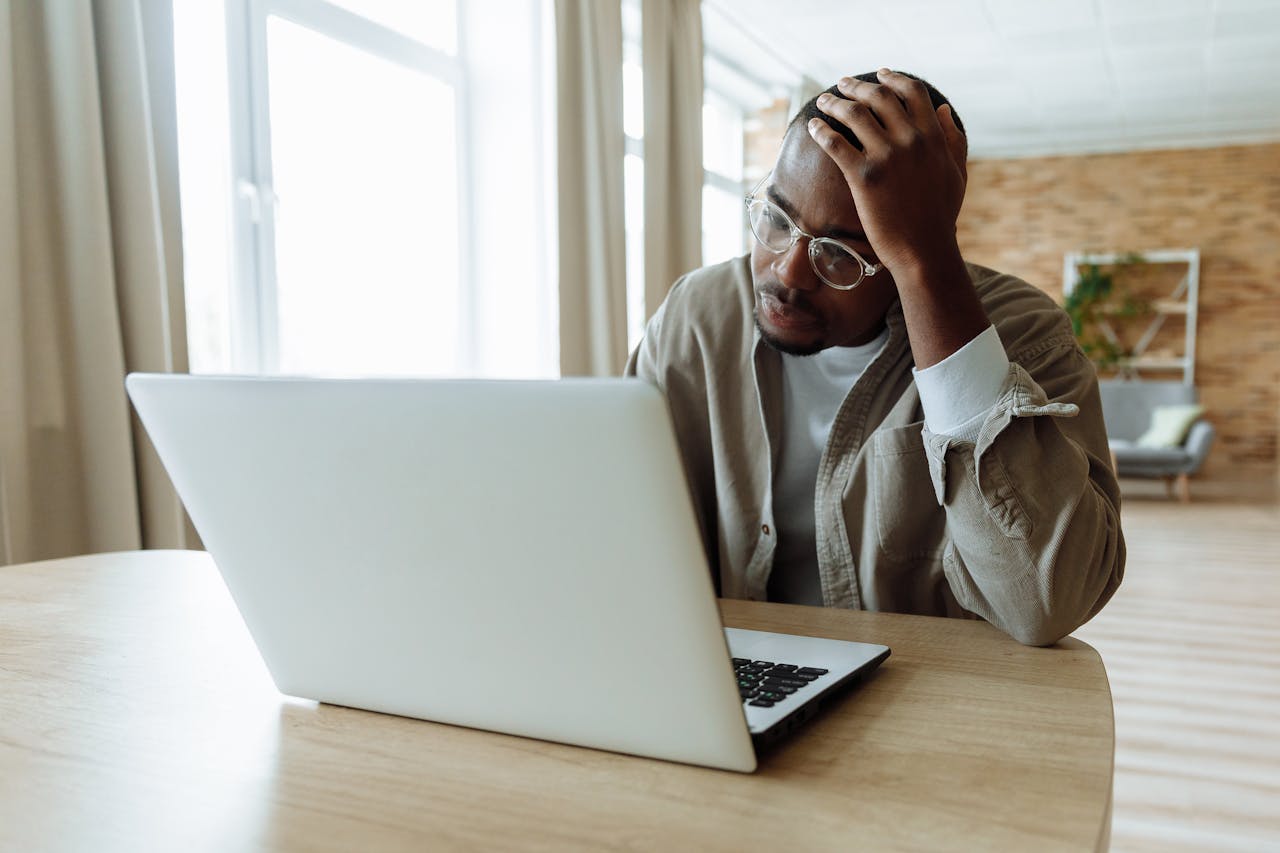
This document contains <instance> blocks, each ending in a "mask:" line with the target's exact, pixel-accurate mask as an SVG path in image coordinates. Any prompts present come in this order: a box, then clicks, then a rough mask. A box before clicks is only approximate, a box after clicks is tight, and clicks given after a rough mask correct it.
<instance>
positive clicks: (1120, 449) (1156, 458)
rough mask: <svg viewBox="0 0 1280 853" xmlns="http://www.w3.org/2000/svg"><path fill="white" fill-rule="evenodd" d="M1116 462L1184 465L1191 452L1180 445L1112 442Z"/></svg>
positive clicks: (1144, 464) (1189, 459)
mask: <svg viewBox="0 0 1280 853" xmlns="http://www.w3.org/2000/svg"><path fill="white" fill-rule="evenodd" d="M1111 451H1112V452H1113V453H1115V455H1116V463H1117V464H1120V465H1137V466H1167V465H1183V464H1186V463H1187V462H1190V461H1191V454H1189V453H1187V452H1186V451H1185V450H1183V449H1181V448H1178V447H1139V446H1138V445H1136V444H1131V443H1129V442H1114V441H1113V442H1111Z"/></svg>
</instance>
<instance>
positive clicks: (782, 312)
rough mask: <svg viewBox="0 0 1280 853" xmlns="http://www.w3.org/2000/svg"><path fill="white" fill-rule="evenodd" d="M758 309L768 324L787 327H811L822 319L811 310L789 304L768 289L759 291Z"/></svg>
mask: <svg viewBox="0 0 1280 853" xmlns="http://www.w3.org/2000/svg"><path fill="white" fill-rule="evenodd" d="M760 310H761V312H762V313H763V314H764V315H765V318H766V319H768V321H769V324H770V325H772V326H779V327H782V328H787V329H808V328H812V327H814V326H817V325H818V324H819V323H820V322H821V319H822V318H821V317H819V316H818V315H817V314H816V313H814V312H813V311H810V310H808V309H807V308H801V307H800V306H798V305H792V304H789V303H787V302H785V301H783V300H782V299H781V298H779V297H778V296H775V295H774V294H772V293H770V292H768V291H761V292H760Z"/></svg>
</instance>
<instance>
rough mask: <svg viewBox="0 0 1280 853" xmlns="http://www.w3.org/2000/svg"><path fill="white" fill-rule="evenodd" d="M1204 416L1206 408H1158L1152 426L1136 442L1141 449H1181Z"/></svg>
mask: <svg viewBox="0 0 1280 853" xmlns="http://www.w3.org/2000/svg"><path fill="white" fill-rule="evenodd" d="M1203 414H1204V406H1197V405H1181V406H1156V407H1155V408H1154V409H1152V410H1151V426H1150V427H1148V428H1147V431H1146V432H1144V433H1143V434H1142V435H1141V436H1139V438H1138V440H1137V441H1136V442H1134V443H1135V444H1137V445H1138V446H1139V447H1181V446H1182V442H1183V440H1184V439H1186V437H1187V432H1188V431H1190V429H1191V425H1192V424H1194V423H1195V422H1196V421H1197V420H1199V419H1200V416H1201V415H1203Z"/></svg>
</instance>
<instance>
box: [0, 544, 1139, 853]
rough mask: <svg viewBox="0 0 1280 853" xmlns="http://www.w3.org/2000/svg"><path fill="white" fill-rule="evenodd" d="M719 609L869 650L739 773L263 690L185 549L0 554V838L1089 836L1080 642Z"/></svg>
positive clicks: (210, 570) (213, 591) (348, 843)
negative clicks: (37, 559)
mask: <svg viewBox="0 0 1280 853" xmlns="http://www.w3.org/2000/svg"><path fill="white" fill-rule="evenodd" d="M722 611H723V614H724V619H725V622H726V624H728V625H735V626H741V627H750V628H763V629H768V630H772V631H784V632H786V631H789V632H809V633H813V634H819V635H823V636H829V637H837V638H841V639H849V640H862V641H867V642H877V643H886V644H888V645H889V646H891V647H892V648H893V656H892V657H891V658H890V659H889V661H888V662H887V663H886V664H885V665H884V666H883V668H882V669H881V670H880V671H879V672H878V673H877V674H876V675H874V676H873V677H872V678H871V679H870V680H869V681H868V682H867V683H866V684H864V685H863V686H861V687H860V688H858V689H856V690H855V691H853V692H851V693H850V694H848V695H847V696H846V697H845V698H843V699H841V700H840V701H839V702H837V703H836V704H835V705H834V706H833V707H832V709H831V710H829V711H827V712H825V713H824V714H823V715H822V716H820V717H819V718H817V719H816V720H814V721H813V722H812V724H810V725H809V726H807V727H806V728H804V729H803V730H802V731H801V732H799V733H797V735H796V736H795V737H794V738H793V739H791V740H790V741H788V742H786V743H785V744H784V745H783V746H781V747H779V748H778V749H777V750H775V751H774V752H772V753H770V754H767V755H765V756H764V757H763V760H762V761H761V764H760V769H759V771H758V772H757V773H755V774H754V775H741V774H736V773H730V772H724V771H718V770H708V769H704V768H699V767H690V766H685V765H679V764H669V763H665V762H661V761H655V760H650V759H644V758H633V757H628V756H623V755H615V754H611V753H605V752H596V751H594V750H589V749H582V748H578V747H570V746H562V745H559V744H551V743H544V742H541V741H534V740H526V739H523V738H517V737H511V736H507V735H500V734H492V733H488V732H481V731H474V730H470V729H462V728H455V727H452V726H445V725H439V724H435V723H425V722H421V721H417V720H409V719H403V718H399V717H390V716H384V715H381V714H373V713H369V712H364V711H356V710H351V709H346V708H339V707H332V706H327V705H317V704H315V703H314V702H308V701H301V700H295V699H291V698H286V697H283V696H281V695H280V694H279V693H277V692H276V690H275V689H274V687H273V686H272V684H271V681H270V679H269V678H268V676H267V673H266V670H265V668H264V667H263V665H262V662H261V659H260V658H259V657H258V655H257V652H256V651H255V649H254V647H253V644H252V642H251V640H250V638H249V636H248V633H247V631H246V630H245V628H244V625H243V623H242V622H241V621H240V618H239V616H238V615H237V613H236V611H235V609H234V607H233V605H232V602H231V600H230V597H229V596H228V594H227V591H226V588H225V587H224V586H223V584H222V581H221V579H220V578H219V577H218V575H217V573H216V571H215V569H214V566H213V564H212V562H211V561H210V559H209V558H208V556H207V555H205V554H203V553H197V552H183V551H167V552H166V551H150V552H137V553H123V554H107V555H99V556H94V557H79V558H73V559H69V560H57V561H50V562H45V563H29V564H25V565H19V566H8V567H3V568H0V849H2V850H77V851H80V850H94V851H103V850H130V851H135V850H200V849H205V850H219V851H222V850H246V849H273V850H277V849H289V850H308V851H311V850H360V851H368V850H426V849H432V850H439V849H456V848H469V849H494V850H503V849H513V848H520V849H527V848H535V849H555V850H559V849H565V848H583V849H609V848H614V849H616V848H624V849H641V850H656V849H664V850H665V849H698V850H726V851H730V850H732V851H738V850H749V849H774V850H776V849H786V850H796V851H799V850H818V849H832V850H836V849H839V850H849V849H855V848H856V849H861V850H875V849H916V850H943V849H960V850H977V849H982V850H1035V851H1037V853H1044V851H1049V850H1090V849H1094V848H1105V847H1106V844H1107V839H1108V836H1109V829H1110V803H1111V778H1112V755H1113V748H1114V734H1113V726H1112V715H1111V694H1110V689H1109V687H1108V684H1107V676H1106V672H1105V671H1104V669H1103V666H1102V662H1101V660H1100V659H1099V658H1098V655H1097V653H1096V652H1094V650H1093V649H1092V648H1090V647H1089V646H1087V645H1085V644H1084V643H1081V642H1078V641H1075V640H1071V639H1068V640H1066V641H1064V642H1063V643H1062V644H1061V645H1060V646H1059V647H1057V648H1053V649H1035V648H1027V647H1024V646H1020V645H1018V644H1017V643H1016V642H1014V641H1013V640H1011V639H1009V638H1008V637H1006V636H1004V635H1003V634H1001V633H999V632H998V631H996V630H995V629H993V628H991V627H990V626H988V625H986V624H982V623H978V622H966V621H959V620H947V619H933V618H926V617H916V616H901V615H894V614H880V613H864V612H848V611H837V610H823V609H816V608H804V607H794V606H789V605H780V604H758V603H756V604H752V603H747V602H738V601H725V602H723V603H722Z"/></svg>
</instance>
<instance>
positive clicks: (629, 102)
mask: <svg viewBox="0 0 1280 853" xmlns="http://www.w3.org/2000/svg"><path fill="white" fill-rule="evenodd" d="M622 132H623V133H625V134H626V135H627V136H630V137H631V138H632V139H644V71H643V70H641V68H640V63H638V62H624V63H623V64H622Z"/></svg>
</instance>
